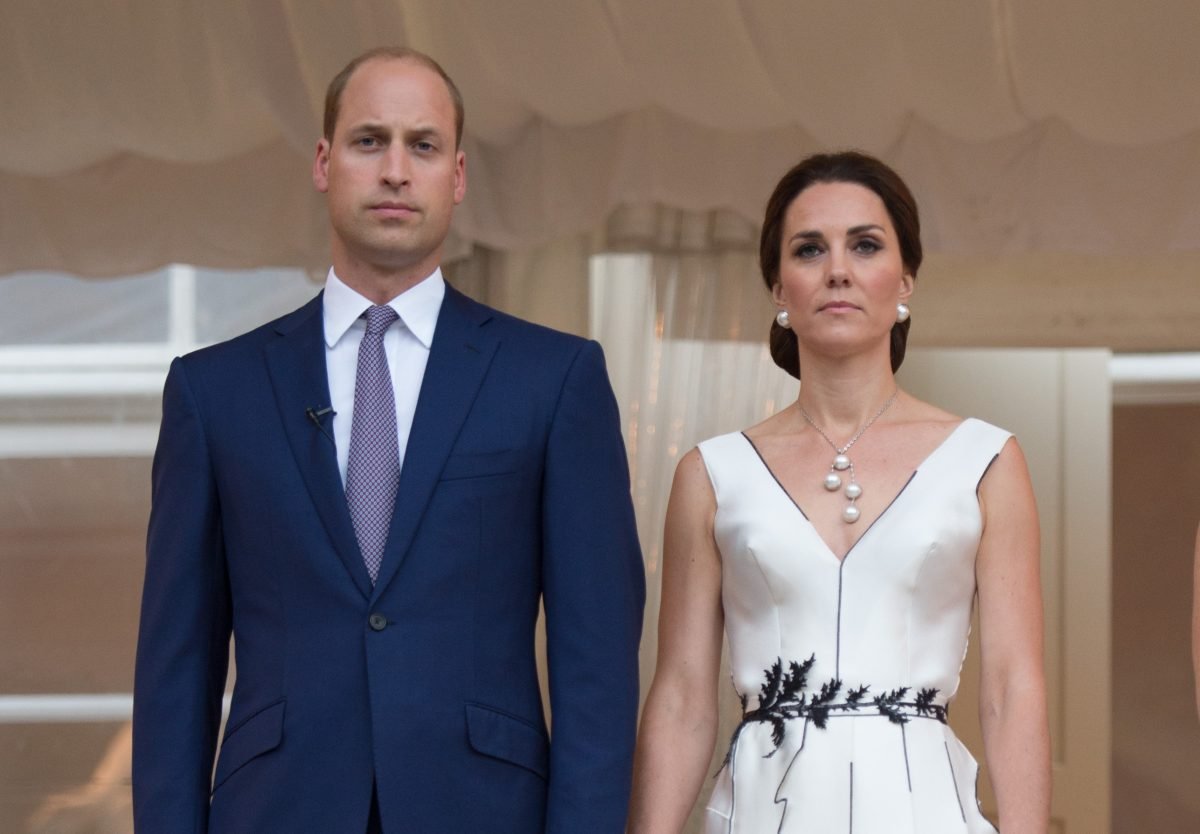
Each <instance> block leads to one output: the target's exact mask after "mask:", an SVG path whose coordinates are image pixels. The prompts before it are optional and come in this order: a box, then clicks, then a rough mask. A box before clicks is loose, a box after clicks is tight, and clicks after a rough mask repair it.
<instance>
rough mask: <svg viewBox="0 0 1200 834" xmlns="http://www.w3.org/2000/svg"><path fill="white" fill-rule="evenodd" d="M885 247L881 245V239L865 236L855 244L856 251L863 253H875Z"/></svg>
mask: <svg viewBox="0 0 1200 834" xmlns="http://www.w3.org/2000/svg"><path fill="white" fill-rule="evenodd" d="M882 248H883V247H882V246H880V245H879V241H876V240H872V239H871V238H869V237H868V238H863V239H862V240H860V241H858V242H857V243H855V244H854V251H855V252H858V253H860V254H863V255H873V254H874V253H876V252H878V251H879V250H880V249H882Z"/></svg>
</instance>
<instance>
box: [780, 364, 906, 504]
mask: <svg viewBox="0 0 1200 834" xmlns="http://www.w3.org/2000/svg"><path fill="white" fill-rule="evenodd" d="M899 393H900V389H899V388H896V389H894V390H893V391H892V395H891V396H890V397H888V398H887V399H886V400H884V403H883V405H881V406H880V407H879V410H878V411H876V412H875V415H874V416H873V417H872V418H871V419H870V420H868V421H867V422H866V423H864V424H863V427H862V428H861V429H859V430H858V431H857V432H855V433H854V437H852V438H850V440H849V441H848V442H847V443H846V445H845V446H841V447H839V446H838V445H837V444H836V443H834V442H833V441H832V440H830V439H829V435H827V434H826V433H825V430H824V429H822V428H821V427H820V426H818V425H817V422H816V421H815V420H813V418H812V416H811V415H810V414H809V413H808V412H807V411H805V410H804V407H803V406H802V405H800V401H799V400H797V401H796V408H798V409H799V410H800V416H801V417H803V418H804V422H806V423H808V424H809V425H810V426H812V427H813V429H815V430H816V432H817V434H819V435H821V438H822V439H823V440H824V441H825V442H826V443H828V444H829V448H831V449H833V452H834V455H835V456H836V457H834V459H833V463H831V464H830V465H829V474H828V475H826V476H825V489H827V490H829V491H830V492H836V491H837V490H839V489H841V487H842V476H841V475H840V474H838V473H840V472H845V473H846V477H847V479H848V483H847V484H846V490H845V495H846V500H847V502H849V503H847V504H846V506H845V507H843V508H842V521H844V522H846V523H847V524H853V523H854V522H856V521H858V518H859V516H860V515H861V513H860V512H859V510H858V505H857V504H855V503H854V502H855V501H857V500H858V499H859V498H861V497H862V493H863V491H862V487H861V486H859V485H858V481H857V480H856V479H855V477H854V463H853V462H851V460H850V456H849V455H847V454H846V453H847V452H849V451H850V447H851V446H853V445H854V444H855V443H857V442H858V439H859V438H860V437H862V436H863V432H865V431H866V430H867V429H869V428H871V426H872V424H874V422H875V421H876V420H878V419H879V418H880V417H882V416H883V414H884V412H885V411H887V410H888V409H889V408H891V407H892V403H894V402H895V401H896V395H897V394H899Z"/></svg>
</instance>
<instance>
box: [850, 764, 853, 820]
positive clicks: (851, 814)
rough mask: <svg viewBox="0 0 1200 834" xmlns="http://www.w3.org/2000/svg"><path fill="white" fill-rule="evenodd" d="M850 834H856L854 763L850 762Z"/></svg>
mask: <svg viewBox="0 0 1200 834" xmlns="http://www.w3.org/2000/svg"><path fill="white" fill-rule="evenodd" d="M850 834H854V762H850Z"/></svg>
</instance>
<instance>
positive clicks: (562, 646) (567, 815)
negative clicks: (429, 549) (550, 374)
mask: <svg viewBox="0 0 1200 834" xmlns="http://www.w3.org/2000/svg"><path fill="white" fill-rule="evenodd" d="M542 526H543V562H542V571H543V594H544V604H545V609H546V645H547V665H548V667H549V680H550V702H551V715H552V721H553V727H552V732H551V748H550V786H549V791H550V792H549V800H548V807H547V818H546V830H547V831H548V832H572V833H573V834H578V832H583V831H589V832H590V831H596V832H613V833H614V834H619V832H623V831H624V830H625V819H626V814H627V809H628V802H629V790H630V782H631V778H632V763H633V747H634V740H635V737H636V732H637V709H638V698H639V689H638V643H639V641H640V639H641V632H642V611H643V606H644V604H645V599H646V584H645V571H644V567H643V563H642V556H641V550H640V548H639V546H638V538H637V528H636V525H635V522H634V515H633V504H632V501H631V498H630V492H629V468H628V463H627V461H626V457H625V446H624V442H623V440H622V438H621V427H620V416H619V414H618V411H617V403H616V399H615V398H614V396H613V392H612V388H611V386H610V384H609V381H608V375H607V372H606V371H605V367H604V356H603V353H602V352H601V350H600V346H599V345H598V344H596V343H595V342H588V343H587V344H586V345H585V346H584V347H583V349H582V350H581V351H580V353H579V354H578V356H577V357H576V359H575V361H574V363H573V365H572V367H571V369H570V371H569V373H568V374H567V378H566V381H565V384H564V387H563V390H562V393H561V395H560V400H559V403H558V406H557V410H556V413H555V416H554V421H553V425H552V428H551V430H550V437H549V442H548V446H547V450H546V465H545V477H544V482H543V519H542Z"/></svg>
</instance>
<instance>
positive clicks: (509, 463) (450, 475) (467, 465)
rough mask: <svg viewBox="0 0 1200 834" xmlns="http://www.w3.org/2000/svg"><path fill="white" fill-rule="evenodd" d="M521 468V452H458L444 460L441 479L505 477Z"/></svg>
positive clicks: (512, 450) (509, 450)
mask: <svg viewBox="0 0 1200 834" xmlns="http://www.w3.org/2000/svg"><path fill="white" fill-rule="evenodd" d="M520 468H521V452H520V451H518V450H516V449H507V450H501V451H496V452H459V453H456V454H453V455H450V456H449V457H448V458H446V465H445V466H444V467H443V468H442V476H441V479H442V480H443V481H454V480H458V479H460V478H487V477H490V476H493V475H506V474H508V473H509V472H516V471H517V470H518V469H520Z"/></svg>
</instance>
